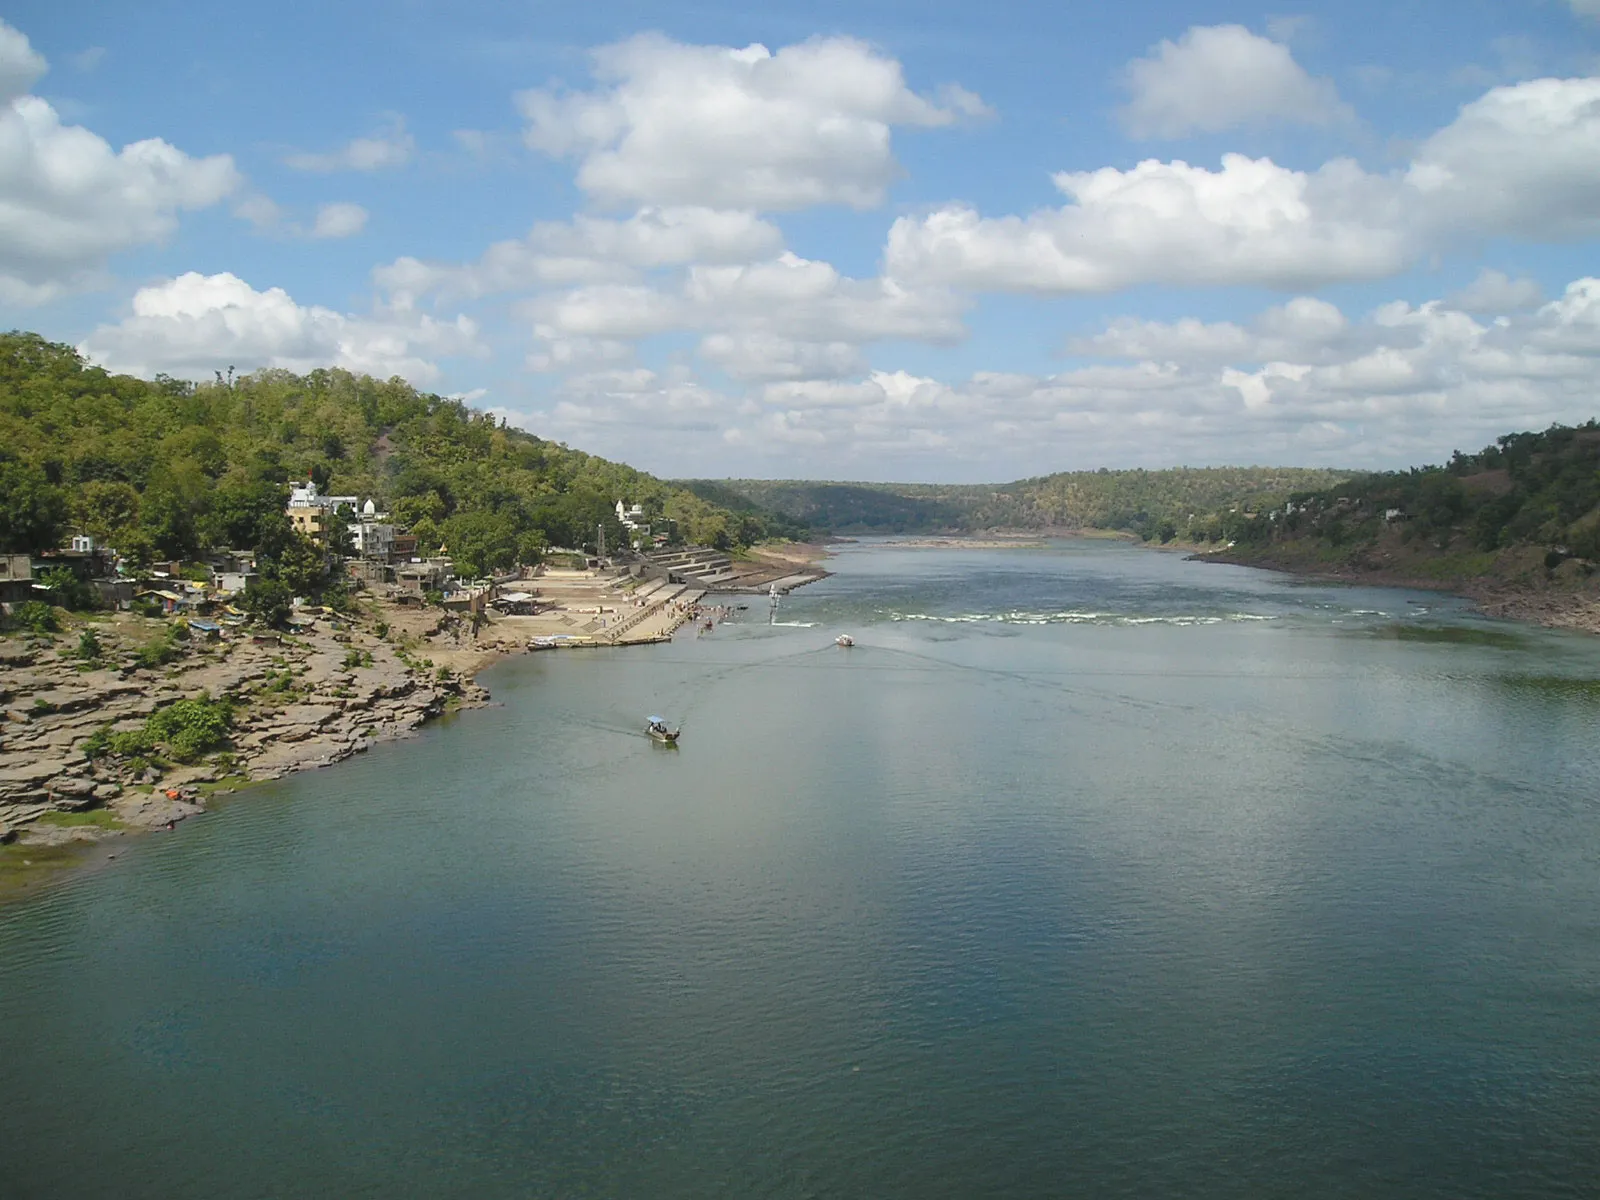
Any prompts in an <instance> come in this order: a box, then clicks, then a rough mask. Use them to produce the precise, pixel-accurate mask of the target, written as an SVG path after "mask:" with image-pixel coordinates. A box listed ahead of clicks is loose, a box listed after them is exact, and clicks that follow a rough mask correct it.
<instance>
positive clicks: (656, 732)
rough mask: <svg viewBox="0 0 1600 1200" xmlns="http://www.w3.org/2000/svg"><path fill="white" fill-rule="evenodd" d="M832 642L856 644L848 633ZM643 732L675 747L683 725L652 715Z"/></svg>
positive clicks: (845, 647)
mask: <svg viewBox="0 0 1600 1200" xmlns="http://www.w3.org/2000/svg"><path fill="white" fill-rule="evenodd" d="M833 644H834V645H835V646H839V647H841V648H843V649H846V650H848V649H849V648H850V647H851V646H854V645H855V644H856V640H855V638H853V637H851V636H850V635H849V634H848V633H841V634H840V635H839V636H838V637H836V638H834V639H833ZM644 733H645V736H646V737H647V738H649V739H650V740H651V741H652V742H654V743H655V744H656V745H658V746H674V747H675V746H677V744H678V736H679V735H680V734H681V733H683V727H682V726H679V727H678V728H677V729H674V728H672V727H671V726H670V725H668V724H667V719H666V718H665V717H657V716H652V717H647V718H646V719H645V727H644Z"/></svg>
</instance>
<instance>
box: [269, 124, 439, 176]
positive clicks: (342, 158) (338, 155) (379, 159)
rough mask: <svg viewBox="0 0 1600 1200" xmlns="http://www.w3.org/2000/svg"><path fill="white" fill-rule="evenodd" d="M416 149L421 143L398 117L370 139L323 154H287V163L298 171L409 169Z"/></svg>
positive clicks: (297, 152) (356, 141)
mask: <svg viewBox="0 0 1600 1200" xmlns="http://www.w3.org/2000/svg"><path fill="white" fill-rule="evenodd" d="M416 150H417V141H416V139H415V138H414V137H412V136H411V134H410V133H408V132H407V131H406V123H405V120H404V118H402V117H398V116H396V117H392V118H391V119H390V121H389V124H388V125H387V127H385V128H383V129H381V130H378V131H377V132H376V133H374V134H372V135H371V136H370V137H358V138H354V139H352V140H351V141H349V142H347V143H346V144H345V145H343V146H341V147H339V149H337V150H330V151H328V152H326V153H321V154H312V153H305V152H302V151H296V152H294V153H292V154H288V155H285V156H284V160H283V162H284V165H285V166H288V167H293V168H294V169H295V170H296V171H324V172H326V171H381V170H384V169H386V168H389V167H403V166H405V165H406V163H408V162H410V161H411V159H412V157H413V156H414V155H415V154H416Z"/></svg>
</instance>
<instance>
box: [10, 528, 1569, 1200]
mask: <svg viewBox="0 0 1600 1200" xmlns="http://www.w3.org/2000/svg"><path fill="white" fill-rule="evenodd" d="M829 565H830V566H832V567H834V568H835V569H836V571H837V574H835V575H834V576H833V577H832V578H830V579H828V580H825V581H823V582H821V583H819V584H816V585H814V586H812V587H810V588H807V589H804V590H803V591H802V592H799V593H796V594H795V595H794V596H792V597H790V598H789V599H788V600H787V601H785V603H784V604H783V606H782V607H781V608H780V610H779V612H778V614H777V617H778V620H777V623H775V624H770V625H769V624H768V613H767V611H766V609H767V606H766V602H765V600H764V599H762V598H759V597H758V598H753V599H752V601H751V604H750V607H749V609H748V610H747V611H745V612H743V613H741V614H739V617H740V618H741V620H739V621H737V622H734V623H730V624H727V625H724V626H722V627H720V628H718V629H717V630H716V632H715V633H713V634H710V635H706V636H696V635H695V634H694V633H693V632H691V631H686V632H685V633H683V634H681V635H680V636H679V638H678V639H677V640H676V641H675V642H674V643H673V644H672V645H670V646H657V647H648V648H638V649H631V650H619V651H600V652H594V653H547V654H539V655H532V656H527V657H523V658H520V659H517V660H513V661H510V662H507V663H505V664H503V665H501V666H498V667H496V668H495V669H494V670H493V671H491V672H490V673H488V675H487V676H486V677H485V682H486V683H487V684H488V685H489V687H490V688H491V690H492V691H493V692H494V695H495V697H496V700H497V704H496V706H495V707H492V708H489V709H486V710H482V711H478V712H472V713H468V714H465V715H464V716H462V717H461V718H458V719H454V720H451V721H448V722H446V723H443V724H441V725H438V726H435V727H432V728H430V729H428V730H427V731H426V732H425V733H424V735H423V736H421V737H419V738H417V739H416V740H413V741H410V742H407V743H401V744H394V745H389V746H384V747H379V748H377V749H375V750H374V751H373V752H371V753H370V754H368V755H366V756H364V757H362V758H360V759H357V760H354V761H352V762H349V763H346V764H343V765H341V766H339V767H336V768H334V769H332V770H328V771H323V772H316V773H313V774H310V775H306V776H302V777H298V778H294V779H290V780H286V781H283V782H281V783H277V784H272V785H268V786H263V787H261V788H258V789H254V790H252V791H250V792H248V793H246V794H244V795H241V796H240V797H238V798H236V799H235V800H234V801H233V802H231V803H230V804H229V805H228V806H227V807H225V808H224V809H222V810H221V811H219V812H216V813H213V814H211V815H208V816H206V817H203V818H201V819H199V820H195V821H191V822H189V823H188V824H186V825H184V826H182V827H180V829H179V830H178V832H176V833H173V834H158V835H152V836H150V837H147V838H143V839H138V840H136V841H134V842H131V843H130V844H129V845H127V846H126V847H125V848H124V850H123V853H122V855H121V858H120V861H118V862H117V863H114V864H111V865H110V867H109V868H108V869H105V870H101V871H97V872H94V873H91V874H85V875H82V876H79V877H77V878H75V879H71V880H69V881H67V882H65V883H64V884H62V885H60V886H56V887H53V888H51V889H50V890H49V891H48V892H45V893H42V894H39V895H36V896H34V897H32V898H30V899H28V900H26V901H23V902H20V903H16V904H13V905H9V906H7V907H5V908H4V909H0V1195H3V1196H5V1197H8V1198H9V1197H101V1196H104V1197H118V1198H129V1197H162V1198H165V1200H171V1198H174V1197H216V1196H229V1197H248V1196H263V1197H265V1196H273V1197H289V1196H382V1197H396V1196H472V1197H497V1196H508V1197H509V1196H518V1197H521V1196H561V1197H568V1196H585V1197H610V1196H629V1197H690V1196H694V1197H740V1198H753V1197H824V1196H829V1197H831V1196H850V1197H856V1196H859V1197H908V1198H912V1197H914V1198H922V1197H977V1196H1040V1197H1044V1196H1066V1195H1085V1196H1096V1197H1103V1196H1130V1197H1132V1196H1137V1197H1150V1196H1176V1195H1183V1196H1229V1197H1233V1196H1238V1197H1279V1196H1281V1197H1297V1198H1299V1197H1322V1196H1329V1197H1333V1196H1339V1197H1345V1196H1350V1197H1375V1196H1405V1197H1415V1196H1423V1197H1427V1196H1438V1197H1476V1196H1482V1197H1491V1196H1492V1197H1521V1196H1558V1195H1574V1196H1575V1195H1580V1194H1588V1195H1594V1194H1596V1191H1597V1190H1600V754H1597V753H1596V733H1597V732H1600V683H1597V682H1596V681H1597V680H1600V639H1587V638H1583V637H1579V636H1575V635H1563V634H1556V633H1547V632H1541V631H1537V630H1531V629H1525V628H1520V627H1517V626H1513V625H1508V624H1504V623H1498V622H1491V621H1487V620H1483V619H1481V618H1477V617H1474V616H1472V615H1471V614H1470V613H1469V611H1468V610H1467V609H1466V607H1465V606H1464V605H1463V604H1461V603H1460V602H1458V601H1454V600H1451V599H1448V598H1444V597H1440V596H1437V595H1432V594H1424V593H1408V592H1404V591H1396V590H1388V589H1352V588H1332V587H1326V586H1321V585H1314V584H1307V583H1304V582H1300V581H1296V580H1293V579H1289V578H1287V577H1284V576H1279V575H1273V574H1268V573H1265V572H1257V571H1251V570H1247V569H1244V568H1235V567H1224V566H1217V565H1209V564H1198V563H1189V562H1185V561H1183V560H1182V559H1180V558H1179V557H1177V556H1175V555H1164V554H1156V553H1151V552H1148V551H1143V550H1138V549H1134V548H1130V547H1126V546H1123V545H1120V544H1101V543H1093V542H1065V543H1059V544H1054V545H1052V546H1050V547H1048V548H1046V549H1039V550H1012V551H997V550H906V549H892V548H886V547H883V546H876V545H871V544H863V545H858V546H850V547H845V548H843V549H842V552H841V553H840V555H839V556H838V557H837V558H836V559H835V560H834V561H833V562H832V563H830V564H829ZM844 631H848V632H849V633H851V634H853V635H854V636H855V638H856V642H857V644H856V646H855V648H854V649H850V650H843V649H839V648H836V647H834V646H833V644H832V639H833V637H834V636H835V635H836V634H837V633H839V632H844ZM655 712H660V713H662V714H664V715H666V716H668V717H669V718H671V719H672V720H674V721H679V720H681V722H682V724H683V730H684V732H683V743H682V747H681V748H680V749H678V750H676V751H673V750H665V749H662V748H659V747H655V746H653V745H651V744H650V743H649V742H648V741H647V740H646V739H644V738H643V737H642V736H640V733H639V730H640V728H641V727H642V723H643V719H644V717H645V716H646V715H647V714H650V713H655Z"/></svg>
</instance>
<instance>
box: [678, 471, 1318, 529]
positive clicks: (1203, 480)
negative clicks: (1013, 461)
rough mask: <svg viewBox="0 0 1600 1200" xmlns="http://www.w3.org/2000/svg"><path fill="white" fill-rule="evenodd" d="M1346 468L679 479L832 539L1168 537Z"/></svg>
mask: <svg viewBox="0 0 1600 1200" xmlns="http://www.w3.org/2000/svg"><path fill="white" fill-rule="evenodd" d="M1349 474H1350V473H1349V472H1348V471H1325V470H1311V469H1300V468H1275V467H1207V468H1190V467H1177V468H1173V469H1171V470H1165V471H1108V470H1100V471H1072V472H1066V473H1063V474H1059V475H1046V476H1043V477H1042V478H1038V479H1024V480H1020V481H1018V482H1016V483H1007V484H982V485H963V486H955V485H950V486H942V485H937V484H886V483H807V482H803V481H795V480H760V479H728V480H718V481H710V480H688V481H685V482H684V484H683V486H684V487H687V488H689V489H691V490H692V491H694V492H695V493H696V494H698V495H701V496H703V497H707V498H714V497H716V496H722V495H727V494H728V493H733V494H736V495H738V496H742V497H744V498H745V499H746V500H748V501H749V502H751V503H753V504H755V505H758V506H759V507H760V508H762V509H768V510H771V511H773V512H777V513H781V514H783V515H784V516H787V517H790V518H793V519H794V520H797V521H802V522H805V523H806V524H808V525H811V526H813V527H814V528H816V529H819V530H828V531H830V532H833V533H935V532H950V533H964V532H973V531H976V530H981V529H1118V530H1126V531H1128V532H1132V533H1139V534H1141V535H1142V536H1144V537H1146V538H1147V539H1156V540H1162V541H1166V540H1170V539H1171V538H1173V537H1174V536H1181V535H1184V534H1186V533H1188V532H1190V531H1191V530H1194V531H1200V530H1204V529H1209V528H1210V527H1211V526H1213V525H1214V526H1216V527H1217V528H1218V529H1220V528H1221V526H1222V524H1223V522H1224V521H1225V520H1226V519H1228V518H1229V517H1230V516H1235V515H1237V513H1239V512H1243V511H1248V510H1254V509H1256V508H1262V507H1266V506H1268V505H1271V504H1277V503H1282V501H1283V500H1284V499H1285V498H1287V497H1288V496H1289V495H1290V493H1292V492H1298V491H1308V490H1313V489H1317V488H1325V487H1329V486H1331V485H1332V484H1335V483H1337V482H1339V481H1340V480H1342V479H1345V478H1348V477H1349Z"/></svg>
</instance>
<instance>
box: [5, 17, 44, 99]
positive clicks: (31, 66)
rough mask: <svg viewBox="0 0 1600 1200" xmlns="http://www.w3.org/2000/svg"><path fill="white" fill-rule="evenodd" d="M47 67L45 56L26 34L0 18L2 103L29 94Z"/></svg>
mask: <svg viewBox="0 0 1600 1200" xmlns="http://www.w3.org/2000/svg"><path fill="white" fill-rule="evenodd" d="M46 69H47V67H46V64H45V61H44V57H43V56H42V55H41V54H39V52H38V51H36V50H35V49H34V48H33V45H32V44H31V43H30V42H29V41H28V37H27V35H26V34H25V33H22V32H21V31H20V30H16V29H13V28H12V27H11V26H9V25H7V24H6V23H5V22H4V21H0V105H5V104H10V103H11V102H12V101H13V100H15V99H17V98H18V97H20V96H26V95H27V94H28V89H29V88H31V87H33V85H34V84H35V83H37V82H39V80H40V78H41V77H42V76H43V75H44V73H45V71H46Z"/></svg>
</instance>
